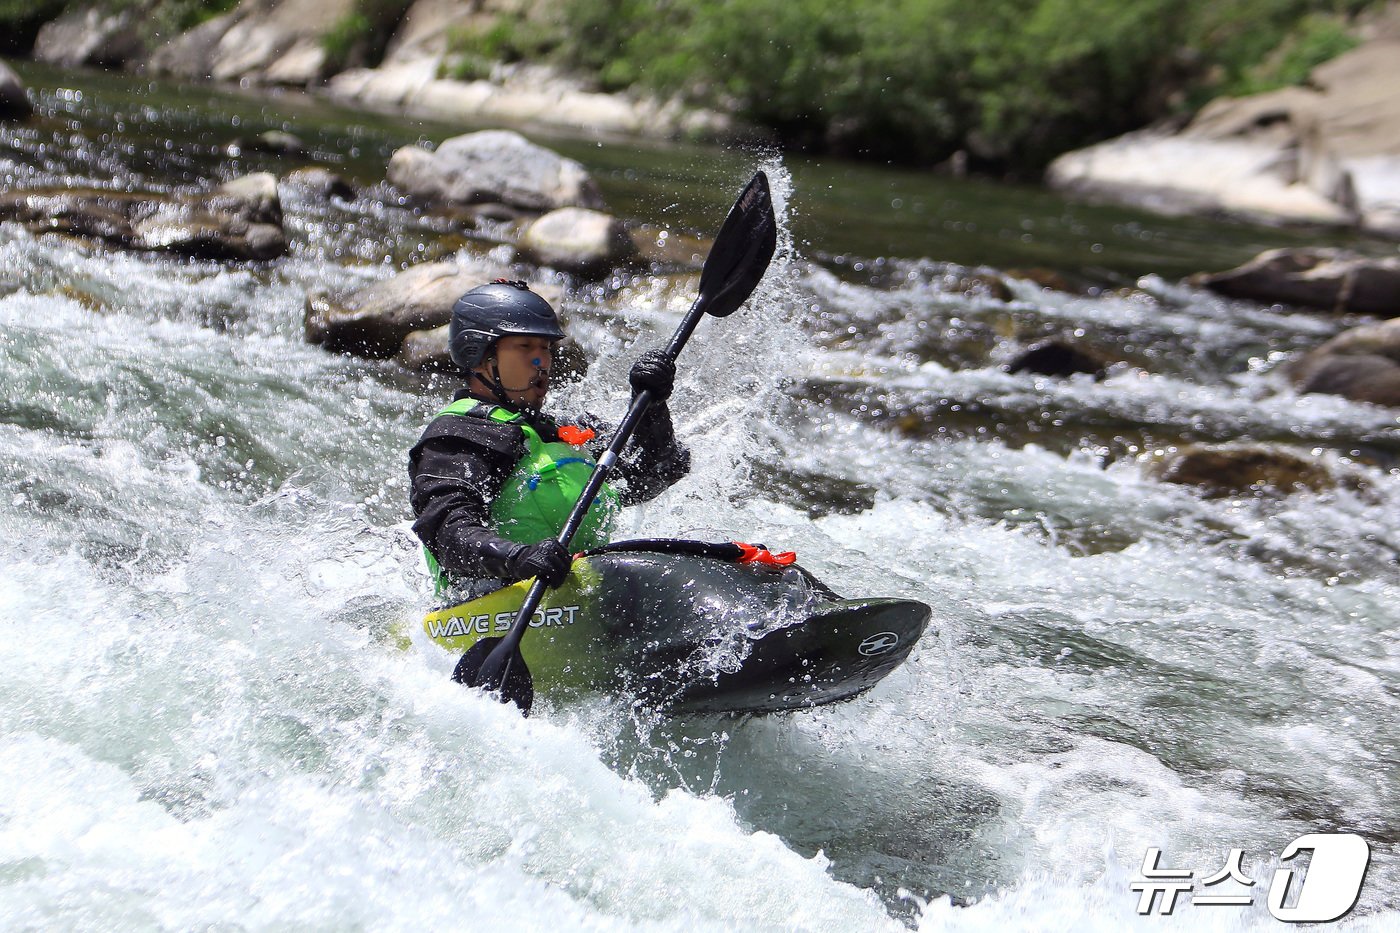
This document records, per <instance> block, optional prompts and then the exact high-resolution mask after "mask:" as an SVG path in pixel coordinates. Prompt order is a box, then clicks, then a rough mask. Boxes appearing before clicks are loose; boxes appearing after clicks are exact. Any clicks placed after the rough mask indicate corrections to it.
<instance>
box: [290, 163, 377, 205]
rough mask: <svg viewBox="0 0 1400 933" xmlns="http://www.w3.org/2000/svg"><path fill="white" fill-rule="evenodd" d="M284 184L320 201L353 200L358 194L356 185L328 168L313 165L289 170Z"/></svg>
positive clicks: (300, 193)
mask: <svg viewBox="0 0 1400 933" xmlns="http://www.w3.org/2000/svg"><path fill="white" fill-rule="evenodd" d="M282 185H283V186H284V187H285V188H287V189H288V190H290V191H294V192H296V193H297V194H299V195H301V196H303V197H305V198H314V199H315V200H318V201H330V200H333V199H339V200H341V201H353V200H355V198H356V197H357V196H358V195H357V194H356V192H355V187H354V186H353V185H351V184H350V183H349V182H348V181H346V180H345V179H344V178H342V177H340V176H339V175H337V174H336V173H335V172H332V171H331V170H330V169H328V168H322V167H321V166H319V165H313V166H310V167H308V168H299V169H296V170H295V171H292V172H288V173H287V175H286V177H284V178H283V179H282Z"/></svg>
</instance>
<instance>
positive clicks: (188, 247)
mask: <svg viewBox="0 0 1400 933" xmlns="http://www.w3.org/2000/svg"><path fill="white" fill-rule="evenodd" d="M0 220H17V221H19V222H21V223H23V224H25V225H26V226H28V227H29V228H30V229H31V230H33V231H35V232H37V233H63V234H70V235H74V236H82V237H89V238H92V239H97V240H102V241H103V242H106V243H110V244H112V245H114V246H119V247H122V248H125V249H134V250H152V251H158V252H170V253H178V254H180V255H184V256H194V257H197V258H201V259H233V260H255V259H272V258H275V257H277V256H280V255H282V254H283V253H285V252H286V251H287V237H286V234H285V232H284V231H283V229H282V202H281V201H280V200H279V199H278V196H277V179H276V178H275V177H273V176H272V175H270V174H268V173H266V172H261V173H258V174H254V175H247V176H244V177H242V178H237V179H234V180H233V181H231V182H228V183H227V184H224V185H220V186H219V187H217V188H214V189H213V190H211V191H203V192H194V193H182V194H175V195H162V194H155V193H148V192H125V191H101V190H93V189H69V188H47V189H36V190H31V191H13V192H7V193H5V194H0Z"/></svg>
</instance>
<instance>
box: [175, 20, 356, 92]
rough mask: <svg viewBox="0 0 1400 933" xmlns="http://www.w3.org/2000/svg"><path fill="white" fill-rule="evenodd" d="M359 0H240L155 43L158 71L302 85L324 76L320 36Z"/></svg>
mask: <svg viewBox="0 0 1400 933" xmlns="http://www.w3.org/2000/svg"><path fill="white" fill-rule="evenodd" d="M359 12H360V11H359V4H358V0H243V2H242V3H240V4H239V5H238V7H237V8H235V9H234V10H233V11H232V12H229V13H226V14H224V15H223V16H218V17H215V18H214V19H211V20H209V21H207V22H204V23H201V24H200V25H199V26H196V27H195V28H194V29H192V30H190V31H189V32H186V33H184V34H182V35H180V36H176V37H175V38H173V39H172V40H171V41H170V42H168V43H166V44H165V45H164V46H162V47H161V48H160V49H158V50H157V51H156V52H155V53H154V54H153V55H152V56H151V59H150V62H149V63H148V67H149V69H150V70H151V71H153V72H155V73H157V74H174V75H177V76H179V77H184V78H213V79H215V80H217V81H247V82H249V83H252V84H291V85H305V84H312V83H315V82H318V81H320V80H321V79H322V78H324V77H325V70H326V68H327V66H328V59H327V54H326V49H325V44H324V42H323V38H324V36H325V35H326V34H327V33H328V32H329V31H330V30H331V28H332V27H333V26H335V25H336V24H337V23H341V22H344V21H345V20H346V18H347V17H350V16H353V15H356V14H358V13H359Z"/></svg>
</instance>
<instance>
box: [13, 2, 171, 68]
mask: <svg viewBox="0 0 1400 933" xmlns="http://www.w3.org/2000/svg"><path fill="white" fill-rule="evenodd" d="M136 25H137V16H136V10H135V9H131V8H128V9H124V10H118V11H116V12H108V11H106V10H103V9H99V8H97V7H91V8H88V9H81V8H79V9H72V10H69V11H68V12H66V13H64V14H63V15H62V16H60V17H59V18H58V19H56V20H52V21H50V22H48V23H45V24H44V25H43V27H42V28H41V29H40V30H39V34H38V36H36V37H35V39H34V52H33V55H34V57H35V58H36V59H38V60H39V61H41V62H49V63H50V64H54V65H61V66H63V67H65V68H76V67H81V66H84V65H97V66H100V67H108V68H119V67H121V66H122V65H124V64H126V63H127V62H128V61H132V60H135V59H137V58H139V57H140V56H141V55H142V54H143V53H144V52H145V45H144V43H143V42H142V41H141V37H140V35H139V33H138V32H137V29H136Z"/></svg>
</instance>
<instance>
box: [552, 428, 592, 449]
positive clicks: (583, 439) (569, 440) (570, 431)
mask: <svg viewBox="0 0 1400 933" xmlns="http://www.w3.org/2000/svg"><path fill="white" fill-rule="evenodd" d="M597 436H598V435H597V434H596V433H595V432H594V430H593V429H592V428H580V427H577V426H575V425H572V424H566V425H561V426H560V428H559V439H560V440H561V441H563V442H564V443H566V444H572V445H573V446H575V447H582V446H583V445H584V444H587V443H588V442H589V441H591V440H593V438H595V437H597Z"/></svg>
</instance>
